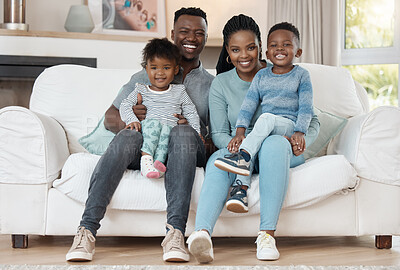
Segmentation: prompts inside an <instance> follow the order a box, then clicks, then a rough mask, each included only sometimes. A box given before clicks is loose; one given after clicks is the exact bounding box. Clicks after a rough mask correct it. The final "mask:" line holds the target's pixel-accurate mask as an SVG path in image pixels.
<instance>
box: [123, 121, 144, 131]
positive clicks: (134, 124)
mask: <svg viewBox="0 0 400 270" xmlns="http://www.w3.org/2000/svg"><path fill="white" fill-rule="evenodd" d="M125 129H130V130H136V131H137V132H140V131H141V129H142V126H141V125H140V123H139V122H132V123H130V124H129V125H126V127H125Z"/></svg>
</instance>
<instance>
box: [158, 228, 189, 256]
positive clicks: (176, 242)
mask: <svg viewBox="0 0 400 270" xmlns="http://www.w3.org/2000/svg"><path fill="white" fill-rule="evenodd" d="M167 228H168V229H169V231H170V232H171V234H170V235H171V236H170V237H168V238H165V239H164V241H163V242H162V243H161V245H162V246H165V244H166V243H167V242H168V241H169V243H170V244H171V246H173V247H177V248H178V249H179V250H181V251H183V252H186V251H185V249H184V248H182V247H181V237H180V233H179V231H178V230H177V229H175V228H174V227H172V225H169V224H167Z"/></svg>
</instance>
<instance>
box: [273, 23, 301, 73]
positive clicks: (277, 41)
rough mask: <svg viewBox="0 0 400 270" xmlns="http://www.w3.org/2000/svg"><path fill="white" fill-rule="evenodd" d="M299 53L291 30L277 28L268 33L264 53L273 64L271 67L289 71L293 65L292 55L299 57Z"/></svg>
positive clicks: (299, 50)
mask: <svg viewBox="0 0 400 270" xmlns="http://www.w3.org/2000/svg"><path fill="white" fill-rule="evenodd" d="M301 53H302V51H301V49H299V48H298V45H297V42H296V37H295V35H294V34H293V33H292V32H291V31H289V30H284V29H279V30H276V31H274V32H272V33H271V34H270V35H269V37H268V42H267V52H266V54H267V59H269V60H270V61H271V62H272V63H273V64H274V68H273V69H279V70H280V71H281V72H289V71H290V70H291V69H292V67H293V59H294V57H300V55H301Z"/></svg>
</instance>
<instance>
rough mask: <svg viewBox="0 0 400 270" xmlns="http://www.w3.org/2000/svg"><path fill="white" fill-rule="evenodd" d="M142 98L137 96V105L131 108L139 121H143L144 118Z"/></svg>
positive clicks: (144, 108)
mask: <svg viewBox="0 0 400 270" xmlns="http://www.w3.org/2000/svg"><path fill="white" fill-rule="evenodd" d="M142 102H143V98H142V95H141V94H139V93H138V94H137V104H136V105H135V106H133V107H132V110H133V113H134V114H135V115H136V117H137V119H139V121H143V120H144V119H145V118H146V113H147V108H146V106H144V105H143V104H142Z"/></svg>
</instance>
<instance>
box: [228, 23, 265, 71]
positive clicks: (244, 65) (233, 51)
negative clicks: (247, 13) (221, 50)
mask: <svg viewBox="0 0 400 270" xmlns="http://www.w3.org/2000/svg"><path fill="white" fill-rule="evenodd" d="M226 50H227V51H228V54H229V57H230V61H232V64H233V65H234V66H235V67H236V70H237V73H238V75H239V77H241V78H243V77H248V76H249V75H250V74H253V73H254V74H255V73H257V71H258V69H259V53H260V42H259V40H258V39H257V36H256V35H255V34H254V33H253V32H252V31H249V30H240V31H238V32H236V33H234V34H232V35H231V37H230V39H229V42H228V45H227V46H226Z"/></svg>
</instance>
